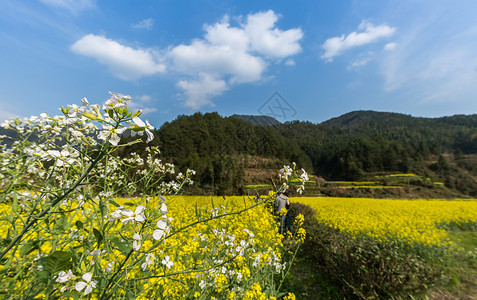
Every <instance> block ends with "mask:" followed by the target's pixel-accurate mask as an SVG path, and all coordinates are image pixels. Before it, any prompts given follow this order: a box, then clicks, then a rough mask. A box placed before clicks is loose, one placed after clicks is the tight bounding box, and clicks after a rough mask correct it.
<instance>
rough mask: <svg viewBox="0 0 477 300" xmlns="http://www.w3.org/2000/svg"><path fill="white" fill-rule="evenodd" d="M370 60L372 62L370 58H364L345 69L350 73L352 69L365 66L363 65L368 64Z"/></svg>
mask: <svg viewBox="0 0 477 300" xmlns="http://www.w3.org/2000/svg"><path fill="white" fill-rule="evenodd" d="M372 60H373V58H372V57H365V58H361V59H358V60H356V61H354V62H353V63H352V64H351V65H349V66H348V67H347V69H348V71H351V70H352V69H356V68H359V67H362V66H365V65H367V64H368V62H370V61H372Z"/></svg>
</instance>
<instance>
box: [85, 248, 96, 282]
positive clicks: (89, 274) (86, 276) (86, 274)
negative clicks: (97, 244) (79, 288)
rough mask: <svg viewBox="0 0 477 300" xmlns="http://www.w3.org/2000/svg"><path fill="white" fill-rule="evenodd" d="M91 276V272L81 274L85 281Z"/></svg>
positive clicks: (88, 280)
mask: <svg viewBox="0 0 477 300" xmlns="http://www.w3.org/2000/svg"><path fill="white" fill-rule="evenodd" d="M93 253H94V251H93ZM92 277H93V274H92V273H91V272H88V273H85V274H84V275H83V279H84V280H85V281H86V282H90V281H91V278H92Z"/></svg>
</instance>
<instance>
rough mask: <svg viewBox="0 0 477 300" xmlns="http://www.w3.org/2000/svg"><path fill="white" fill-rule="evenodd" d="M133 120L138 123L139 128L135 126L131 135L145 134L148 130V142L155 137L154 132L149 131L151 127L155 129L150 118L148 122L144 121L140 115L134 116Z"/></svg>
mask: <svg viewBox="0 0 477 300" xmlns="http://www.w3.org/2000/svg"><path fill="white" fill-rule="evenodd" d="M132 121H133V122H134V124H136V126H137V128H133V130H132V131H131V136H135V135H136V134H138V135H143V134H144V132H146V135H147V139H146V143H149V142H150V141H152V140H153V139H154V134H153V133H152V132H151V131H149V130H150V129H154V126H152V125H151V124H149V121H148V120H146V123H144V122H143V121H142V120H141V119H140V118H139V117H134V118H132Z"/></svg>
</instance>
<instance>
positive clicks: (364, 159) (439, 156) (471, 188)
mask: <svg viewBox="0 0 477 300" xmlns="http://www.w3.org/2000/svg"><path fill="white" fill-rule="evenodd" d="M262 119H263V118H262ZM251 120H252V119H251ZM253 120H254V121H251V122H247V121H245V120H243V118H239V117H236V116H233V117H222V116H220V115H219V114H217V113H206V114H201V113H196V114H193V115H190V116H185V115H182V116H179V117H178V118H177V119H176V120H174V121H172V122H166V123H165V124H163V125H162V126H161V127H160V128H159V129H158V130H156V131H155V135H156V139H154V141H153V143H154V144H155V145H157V146H159V148H160V149H161V152H162V154H163V156H164V159H165V160H167V161H170V162H173V163H175V164H176V165H178V166H179V167H181V168H187V167H189V168H192V169H195V170H196V171H197V172H198V176H197V180H196V183H197V184H196V185H195V189H196V190H195V191H194V192H202V193H209V194H224V193H227V194H232V193H236V194H237V193H239V194H241V193H245V192H247V191H246V190H244V187H247V186H251V185H252V186H253V185H264V186H266V185H270V184H271V181H270V179H271V177H272V176H273V174H275V173H274V171H275V170H277V169H279V168H281V167H282V166H283V164H289V163H291V162H296V163H297V165H298V166H300V167H304V168H305V169H306V170H308V172H309V173H311V174H313V175H315V178H314V182H315V183H316V185H315V186H314V187H311V190H312V191H313V192H315V193H318V194H319V193H325V194H326V193H330V188H331V186H330V185H327V186H326V185H324V184H321V183H323V182H329V181H340V180H347V181H375V179H376V176H378V177H379V176H383V175H386V174H415V175H416V176H417V177H416V178H420V179H419V180H417V179H416V178H414V180H411V181H410V182H407V184H406V185H402V186H401V190H392V191H391V188H387V189H384V190H381V191H379V192H377V191H376V190H377V189H376V188H368V189H358V188H353V189H349V190H347V191H344V189H343V188H340V189H335V188H333V189H331V190H332V191H333V192H332V193H333V194H336V193H341V194H347V195H348V194H362V193H365V194H366V193H368V194H373V195H376V196H386V195H395V194H399V195H402V194H405V195H407V196H409V195H408V194H412V195H414V194H416V195H417V196H418V195H425V196H434V195H441V196H448V197H456V196H466V195H467V196H477V115H469V116H463V115H459V116H452V117H443V118H417V117H412V116H409V115H402V114H397V113H386V112H375V111H356V112H351V113H348V114H345V115H343V116H340V117H337V118H333V119H330V120H328V121H326V122H323V123H320V124H313V123H310V122H300V121H293V122H287V123H284V124H281V123H279V122H278V121H277V123H275V124H276V125H273V126H272V125H270V126H261V125H254V124H253V123H255V122H256V120H261V118H258V119H257V118H253ZM267 124H270V120H268V121H267ZM142 147H143V145H133V146H130V147H129V148H128V149H122V150H121V151H120V153H121V154H122V155H127V153H130V152H133V151H135V152H138V151H141V148H142ZM434 182H438V183H439V184H438V185H436V184H429V183H434ZM381 183H383V184H387V185H389V184H392V183H389V182H383V180H381ZM378 186H379V185H378ZM411 186H412V187H413V188H410V187H411ZM363 190H364V192H363ZM412 195H411V196H412ZM368 196H369V195H368Z"/></svg>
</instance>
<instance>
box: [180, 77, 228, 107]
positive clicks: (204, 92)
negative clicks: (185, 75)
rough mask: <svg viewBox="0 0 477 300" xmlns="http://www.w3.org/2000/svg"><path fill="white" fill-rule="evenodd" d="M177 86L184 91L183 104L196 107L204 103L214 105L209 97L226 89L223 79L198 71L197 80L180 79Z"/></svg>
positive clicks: (204, 104)
mask: <svg viewBox="0 0 477 300" xmlns="http://www.w3.org/2000/svg"><path fill="white" fill-rule="evenodd" d="M177 86H178V87H179V88H181V89H182V90H183V91H184V96H185V97H186V99H185V101H184V105H185V106H186V107H189V108H192V109H198V108H200V107H202V106H206V105H212V106H213V105H214V104H213V103H212V101H210V98H212V97H214V96H217V95H220V94H222V93H223V92H224V91H226V90H227V89H228V87H227V84H226V83H225V81H223V80H220V79H215V78H213V77H212V76H210V75H208V74H206V73H200V74H199V78H198V79H197V80H181V81H179V82H178V83H177Z"/></svg>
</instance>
